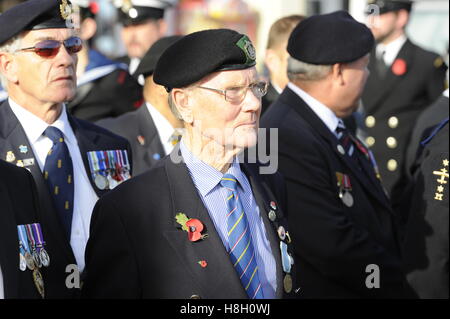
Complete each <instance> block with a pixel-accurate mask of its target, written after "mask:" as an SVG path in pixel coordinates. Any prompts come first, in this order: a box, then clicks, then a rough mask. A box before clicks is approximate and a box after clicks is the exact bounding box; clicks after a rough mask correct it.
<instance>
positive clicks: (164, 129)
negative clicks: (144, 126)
mask: <svg viewBox="0 0 450 319" xmlns="http://www.w3.org/2000/svg"><path fill="white" fill-rule="evenodd" d="M145 105H146V106H147V109H148V111H149V112H150V115H151V116H152V119H153V123H155V126H156V130H157V131H158V135H159V140H160V141H161V144H162V146H163V148H164V152H166V154H165V155H168V154H170V153H171V152H172V150H173V148H174V145H173V144H172V141H171V137H172V134H173V133H174V132H175V129H174V128H173V126H172V124H170V122H169V121H168V120H167V119H166V118H165V117H164V115H162V114H161V113H160V112H159V111H158V110H157V109H156V108H155V107H154V106H153V105H151V104H150V103H148V102H146V103H145Z"/></svg>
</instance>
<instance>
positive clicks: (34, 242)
mask: <svg viewBox="0 0 450 319" xmlns="http://www.w3.org/2000/svg"><path fill="white" fill-rule="evenodd" d="M25 228H26V230H27V235H28V239H29V240H30V244H31V247H30V248H31V250H32V251H35V250H36V241H35V240H34V236H33V229H32V228H31V225H29V224H28V225H25Z"/></svg>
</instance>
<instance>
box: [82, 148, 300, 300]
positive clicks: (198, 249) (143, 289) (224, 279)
mask: <svg viewBox="0 0 450 319" xmlns="http://www.w3.org/2000/svg"><path fill="white" fill-rule="evenodd" d="M177 151H179V148H178V147H177V148H175V150H174V152H177ZM180 156H181V155H180ZM242 168H243V171H244V172H245V174H246V176H247V178H248V179H249V182H250V184H251V186H252V189H253V195H254V197H255V200H256V202H257V203H258V206H259V208H260V211H261V217H262V221H263V223H264V225H265V227H266V229H267V234H268V239H269V241H270V244H271V248H272V252H273V254H274V256H275V260H276V275H277V292H276V295H277V296H278V297H282V296H283V272H282V268H281V262H280V259H281V258H280V249H279V246H280V240H279V239H278V236H277V235H276V232H275V230H273V228H275V227H276V224H279V225H284V226H285V227H286V223H285V219H284V217H283V210H282V207H283V204H284V201H283V196H284V195H283V187H282V185H283V184H282V182H281V181H280V180H278V179H277V178H278V177H277V176H261V175H259V174H258V172H257V171H256V168H255V167H253V166H247V165H242ZM263 177H264V178H263ZM272 190H274V191H272ZM270 201H275V202H277V203H278V206H279V208H278V211H277V212H278V217H279V219H278V220H276V221H275V222H273V223H271V222H270V221H269V219H268V217H267V214H268V212H269V203H270ZM280 207H281V208H280ZM180 212H182V213H184V214H186V215H187V216H188V217H189V218H197V219H199V220H200V221H201V222H202V223H203V224H204V226H205V227H206V231H204V233H205V232H206V233H208V235H209V237H207V238H206V239H205V240H203V241H199V242H195V243H192V242H190V241H189V240H188V237H187V236H188V235H187V232H185V231H183V230H181V227H180V225H179V224H177V223H176V220H175V216H176V214H178V213H180ZM286 229H287V228H286ZM289 246H290V245H289ZM201 260H205V261H206V262H207V266H206V267H205V268H202V267H201V266H200V265H199V261H201ZM293 269H294V270H295V266H294V267H293ZM86 273H87V278H86V281H85V285H84V287H83V296H84V297H86V298H176V299H179V298H180V299H185V298H198V297H199V298H208V299H210V298H214V299H215V298H218V299H222V298H247V295H246V293H245V290H244V288H243V287H242V284H241V282H240V280H239V278H238V276H237V274H236V271H235V270H234V268H233V265H232V264H231V261H230V259H229V256H228V253H227V251H226V250H225V248H224V246H223V243H222V241H221V239H220V237H219V235H218V233H217V232H216V230H215V226H214V224H213V221H212V219H211V218H210V216H209V214H208V211H207V209H206V208H205V206H204V204H203V202H202V199H201V198H200V197H199V195H198V193H197V190H196V188H195V185H194V183H193V181H192V179H191V177H190V175H189V172H188V169H187V166H186V165H185V164H184V163H178V164H176V163H174V162H172V160H171V158H170V157H169V156H168V157H166V158H164V159H163V160H161V161H160V163H158V164H157V165H156V166H155V167H154V168H152V169H151V170H150V171H149V172H147V173H145V174H142V175H140V176H137V177H135V178H133V179H132V180H130V181H128V182H126V183H124V184H123V185H120V186H119V187H118V188H117V189H114V190H113V191H112V192H111V193H110V194H108V195H107V196H105V197H103V198H102V199H101V200H99V202H98V203H97V205H96V208H95V210H94V214H93V217H92V222H91V238H90V239H89V243H88V246H87V250H86ZM294 275H295V274H294ZM294 280H295V276H294ZM294 289H295V287H294ZM294 289H293V291H294ZM292 294H294V293H293V292H292V293H291V295H292ZM285 296H286V295H285Z"/></svg>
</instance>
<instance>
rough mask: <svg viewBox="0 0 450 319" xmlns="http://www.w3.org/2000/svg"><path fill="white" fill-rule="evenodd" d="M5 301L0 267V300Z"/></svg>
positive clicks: (0, 268)
mask: <svg viewBox="0 0 450 319" xmlns="http://www.w3.org/2000/svg"><path fill="white" fill-rule="evenodd" d="M1 299H5V293H4V291H3V274H2V267H0V300H1Z"/></svg>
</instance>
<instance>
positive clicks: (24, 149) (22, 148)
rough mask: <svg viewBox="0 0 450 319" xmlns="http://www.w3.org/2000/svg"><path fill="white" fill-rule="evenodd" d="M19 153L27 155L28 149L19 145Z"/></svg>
mask: <svg viewBox="0 0 450 319" xmlns="http://www.w3.org/2000/svg"><path fill="white" fill-rule="evenodd" d="M19 151H20V153H22V154H26V153H28V147H27V146H26V145H20V146H19Z"/></svg>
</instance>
